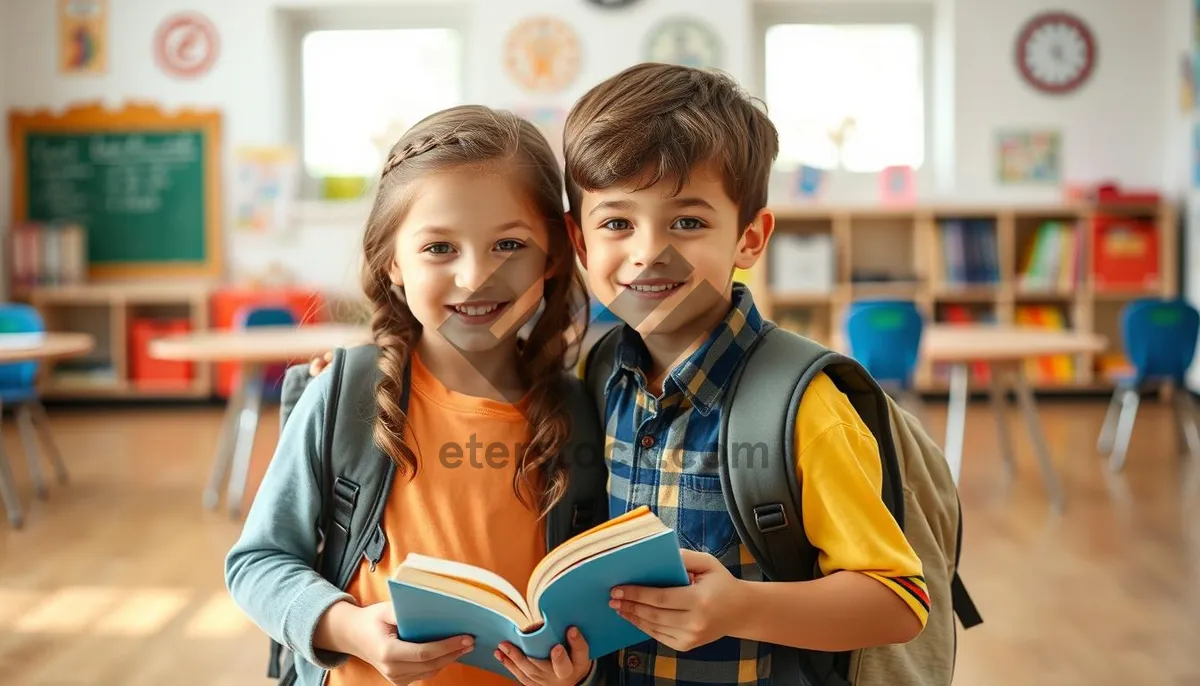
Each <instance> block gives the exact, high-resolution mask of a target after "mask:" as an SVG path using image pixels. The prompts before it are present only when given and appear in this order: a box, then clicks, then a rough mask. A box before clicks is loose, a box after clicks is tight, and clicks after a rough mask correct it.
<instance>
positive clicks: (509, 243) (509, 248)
mask: <svg viewBox="0 0 1200 686" xmlns="http://www.w3.org/2000/svg"><path fill="white" fill-rule="evenodd" d="M524 247H525V244H524V243H522V242H521V241H518V240H517V239H515V238H505V239H504V240H501V241H498V242H497V243H496V249H497V250H503V251H504V252H515V251H517V250H520V249H521V248H524Z"/></svg>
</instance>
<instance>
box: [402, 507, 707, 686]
mask: <svg viewBox="0 0 1200 686" xmlns="http://www.w3.org/2000/svg"><path fill="white" fill-rule="evenodd" d="M687 583H688V575H687V572H686V571H685V569H684V567H683V559H682V557H681V555H680V552H679V541H678V539H677V538H676V536H675V532H674V531H672V530H671V529H669V528H667V526H666V525H664V524H663V523H662V521H660V520H659V519H658V517H656V516H655V515H654V514H653V513H652V512H650V510H649V508H646V507H639V508H637V509H635V510H633V511H631V512H628V513H626V514H624V515H621V516H620V517H617V518H615V519H612V520H610V521H607V522H605V523H603V524H600V525H598V526H596V527H594V528H592V529H589V530H588V531H585V532H583V533H581V534H579V535H578V536H575V537H574V538H571V539H570V540H568V541H566V542H564V543H563V544H562V545H560V546H558V547H557V548H555V549H554V550H552V551H550V552H549V553H548V554H547V555H546V557H545V558H543V559H542V561H541V562H539V563H538V565H537V566H536V567H535V568H534V570H533V573H532V574H531V575H530V578H529V582H528V584H527V585H526V588H525V590H524V592H522V591H519V590H518V589H516V588H514V587H513V586H512V584H510V583H508V582H507V581H505V580H504V579H503V578H501V577H500V576H498V575H496V574H493V573H492V572H489V571H487V570H486V569H481V568H479V567H475V566H472V565H468V564H463V563H460V562H452V561H449V560H441V559H437V558H432V557H427V556H424V555H418V554H415V553H411V554H409V555H408V556H407V557H406V558H405V559H404V562H403V563H401V564H400V567H399V568H398V569H397V570H396V572H395V574H394V575H393V578H392V579H391V580H389V582H388V585H389V588H390V591H391V597H392V603H393V605H394V606H395V609H396V623H397V633H398V634H399V636H400V638H401V639H403V640H405V641H412V642H416V643H424V642H427V641H436V640H438V639H442V638H446V637H448V636H455V635H458V634H469V635H472V636H474V637H475V649H474V650H472V651H471V652H470V653H467V654H466V655H464V656H463V657H462V658H460V661H461V662H463V663H465V664H470V665H474V666H476V667H481V668H483V669H487V670H490V671H492V672H496V673H498V674H502V675H504V676H510V674H509V672H508V670H507V669H505V668H504V667H503V666H502V665H501V664H500V663H499V662H497V661H496V660H495V658H493V657H492V651H493V650H494V649H495V648H496V646H497V645H499V643H500V642H501V641H509V642H511V643H512V644H513V645H515V646H517V647H518V648H520V649H521V650H522V651H524V653H525V654H526V655H528V656H530V657H536V658H543V659H545V658H547V657H548V656H549V655H550V649H551V648H553V647H554V645H555V644H557V643H562V644H563V645H566V632H567V629H568V628H569V627H572V626H575V627H578V628H579V630H580V632H582V634H583V638H584V640H586V641H587V642H588V652H589V654H590V655H591V657H592V658H593V659H594V658H597V657H600V656H602V655H606V654H608V653H611V652H613V651H615V650H620V649H621V648H625V647H627V646H630V645H633V644H635V643H638V642H640V641H644V640H646V639H647V638H649V637H648V636H647V635H646V634H645V633H643V632H642V631H641V630H640V629H638V628H637V627H635V626H634V625H633V624H630V623H629V622H628V621H626V620H624V619H622V618H621V616H620V615H618V614H617V613H616V611H615V610H613V609H612V608H610V607H609V606H608V601H609V592H610V591H611V589H612V587H614V586H619V585H623V584H636V585H639V586H657V587H669V586H685V585H687Z"/></svg>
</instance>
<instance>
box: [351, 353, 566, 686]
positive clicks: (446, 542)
mask: <svg viewBox="0 0 1200 686" xmlns="http://www.w3.org/2000/svg"><path fill="white" fill-rule="evenodd" d="M412 360H413V362H412V365H413V369H412V392H411V393H410V396H409V405H408V423H407V427H408V428H407V431H406V434H407V436H406V440H407V444H408V446H409V447H410V448H411V449H412V450H413V452H414V453H415V454H416V456H417V460H418V461H419V464H420V470H419V471H418V473H417V475H416V477H415V478H409V477H406V476H404V475H402V474H399V473H397V475H396V479H395V480H394V481H393V484H392V490H391V493H390V494H389V495H388V500H387V505H386V507H385V509H384V512H383V529H384V531H385V532H386V534H387V546H386V547H385V548H384V551H383V558H382V559H381V560H380V561H379V564H378V565H377V566H376V568H375V571H374V572H372V571H370V565H369V564H368V563H366V561H365V560H364V563H363V564H362V565H361V566H360V567H359V570H358V572H357V574H356V575H355V576H354V577H353V578H352V579H351V581H350V585H349V587H348V588H347V592H348V593H349V594H350V595H352V596H354V598H355V600H356V601H357V602H358V604H359V605H363V606H365V605H370V604H373V603H379V602H391V599H390V596H389V594H388V588H387V580H388V577H390V576H391V574H392V573H393V572H394V571H395V569H396V568H397V567H398V566H399V565H400V563H401V562H402V561H403V560H404V557H405V556H406V555H407V554H408V553H410V552H416V553H422V554H425V555H432V556H435V557H441V558H445V559H449V560H455V561H459V562H466V563H469V564H473V565H477V566H479V567H483V568H484V569H488V570H490V571H492V572H495V573H496V574H499V575H500V576H501V577H504V579H505V580H507V581H508V582H509V583H511V584H512V585H513V586H515V587H516V588H518V589H524V588H525V584H526V583H527V582H528V580H529V575H530V574H531V573H532V571H533V568H534V566H536V565H537V563H538V561H539V560H540V559H541V558H542V557H543V556H544V555H545V552H546V548H545V531H544V526H543V524H542V522H540V521H538V519H537V513H536V511H534V510H531V509H529V508H527V507H526V506H525V505H524V504H522V503H521V501H520V500H519V499H517V496H516V494H515V493H514V492H513V487H512V480H513V473H514V472H515V471H516V463H517V460H516V457H517V450H518V449H519V448H520V446H523V445H525V444H527V443H528V441H529V437H530V433H529V425H528V423H527V422H526V419H525V416H524V415H523V414H522V413H521V410H522V409H523V408H524V406H525V405H524V402H522V403H518V404H516V405H512V404H508V403H504V402H498V401H494V400H489V399H486V398H475V397H470V396H466V395H463V394H461V393H456V392H454V391H452V390H450V389H448V388H446V387H445V386H443V385H442V384H441V382H439V381H438V380H437V379H436V378H434V376H433V375H432V374H431V373H430V372H429V370H428V369H427V368H426V367H424V366H423V365H422V364H421V362H420V360H419V359H418V357H417V356H416V355H413V356H412ZM439 456H442V457H441V458H440V459H439ZM493 649H495V646H476V647H475V650H489V651H490V650H493ZM418 683H421V684H428V685H429V686H433V685H436V686H460V685H461V686H467V685H468V684H470V685H476V684H479V685H484V684H496V685H497V686H499V685H501V684H502V685H503V686H512V684H513V683H514V682H512V681H511V680H508V679H504V678H501V677H499V676H497V675H495V674H492V673H491V672H488V671H485V670H481V669H477V668H475V667H470V666H467V665H464V664H462V663H458V662H455V663H453V664H451V665H450V666H449V667H447V668H445V669H443V670H442V671H441V672H439V673H438V674H437V676H436V677H435V678H434V679H432V680H428V681H421V682H418ZM327 684H328V686H351V685H352V686H366V685H368V684H379V685H380V686H386V685H387V684H388V682H387V681H386V680H385V679H384V678H383V677H382V676H380V674H379V672H378V671H376V670H375V668H374V667H372V666H371V665H370V664H368V663H366V662H364V661H362V660H360V659H358V658H356V657H351V658H350V659H349V660H348V661H347V662H346V663H345V664H343V665H342V666H341V667H339V668H338V669H336V670H333V671H331V672H330V673H329V679H328V681H327Z"/></svg>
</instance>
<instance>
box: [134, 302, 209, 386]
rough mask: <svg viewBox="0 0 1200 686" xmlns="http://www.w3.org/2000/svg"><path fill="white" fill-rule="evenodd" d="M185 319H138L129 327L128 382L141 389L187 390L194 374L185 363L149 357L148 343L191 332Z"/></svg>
mask: <svg viewBox="0 0 1200 686" xmlns="http://www.w3.org/2000/svg"><path fill="white" fill-rule="evenodd" d="M191 328H192V325H191V322H190V321H188V320H187V319H159V318H150V317H140V318H137V319H134V320H133V321H132V322H131V323H130V325H129V356H130V360H129V378H130V380H131V381H132V382H133V383H134V385H136V386H139V387H141V388H170V389H176V388H187V387H189V386H191V385H192V380H193V378H194V371H193V369H192V363H191V362H187V361H175V360H159V359H155V358H153V357H150V341H151V340H153V339H155V338H161V337H163V336H170V335H175V334H184V333H188V332H189V331H191Z"/></svg>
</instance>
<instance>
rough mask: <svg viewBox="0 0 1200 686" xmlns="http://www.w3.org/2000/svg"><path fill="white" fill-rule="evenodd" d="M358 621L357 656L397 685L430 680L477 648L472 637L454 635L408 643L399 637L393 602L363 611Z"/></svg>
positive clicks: (357, 618)
mask: <svg viewBox="0 0 1200 686" xmlns="http://www.w3.org/2000/svg"><path fill="white" fill-rule="evenodd" d="M358 614H359V616H358V617H356V618H355V620H356V621H355V623H356V624H358V626H357V627H355V628H354V629H352V631H353V632H354V634H355V635H354V646H355V648H356V650H355V651H354V654H356V655H358V656H359V657H361V658H362V659H363V660H365V661H366V662H368V663H370V664H371V666H372V667H374V668H375V669H377V670H378V671H379V673H380V674H381V675H383V678H385V679H387V680H388V681H389V682H390V683H392V684H395V685H396V686H403V685H404V684H409V683H412V682H414V681H420V680H421V679H430V678H432V677H433V676H434V675H435V674H437V673H438V672H439V671H441V670H442V668H443V667H445V666H446V665H449V664H450V663H452V662H454V661H456V660H457V659H458V658H460V657H462V656H463V655H465V654H467V653H468V652H470V651H471V649H472V648H473V647H474V644H475V642H474V640H473V639H472V638H471V637H470V636H452V637H450V638H446V639H442V640H441V641H435V642H433V643H409V642H407V641H402V640H399V639H398V638H397V636H396V611H395V608H394V607H393V606H392V604H391V603H390V602H386V601H385V602H382V603H375V604H374V605H368V606H366V607H364V608H361V610H360V611H359V613H358Z"/></svg>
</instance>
